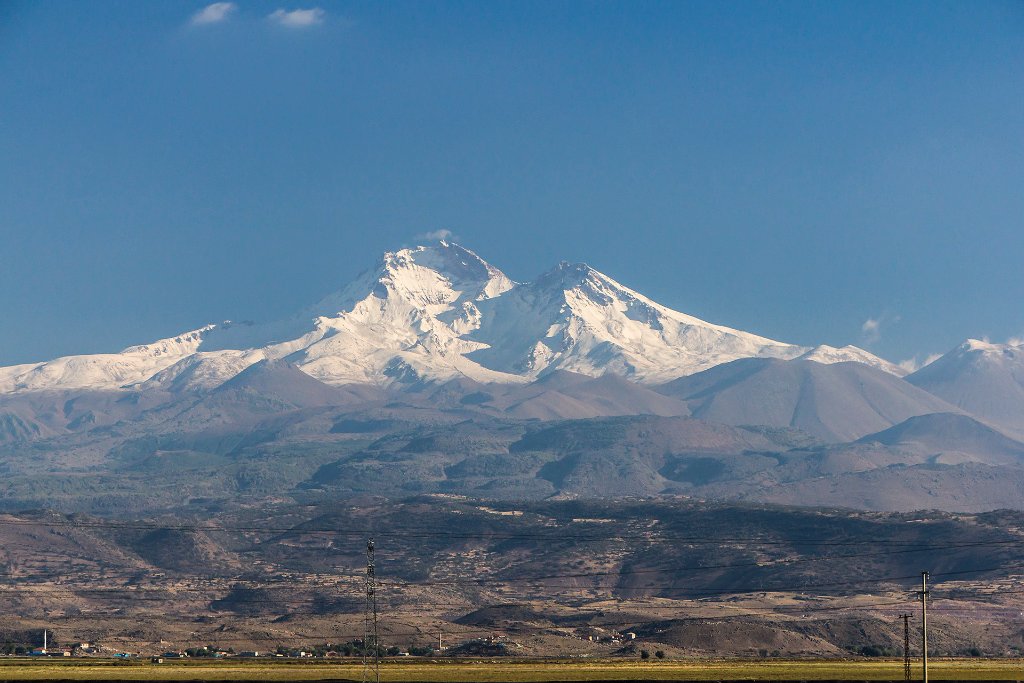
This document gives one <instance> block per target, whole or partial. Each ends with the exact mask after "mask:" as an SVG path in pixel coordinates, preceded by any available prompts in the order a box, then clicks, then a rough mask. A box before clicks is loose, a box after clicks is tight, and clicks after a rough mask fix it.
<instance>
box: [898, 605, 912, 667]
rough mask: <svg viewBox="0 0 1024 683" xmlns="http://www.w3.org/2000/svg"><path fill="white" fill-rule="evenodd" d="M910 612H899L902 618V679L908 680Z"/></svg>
mask: <svg viewBox="0 0 1024 683" xmlns="http://www.w3.org/2000/svg"><path fill="white" fill-rule="evenodd" d="M911 616H912V615H910V614H901V615H900V619H902V620H903V680H905V681H909V680H910V617H911Z"/></svg>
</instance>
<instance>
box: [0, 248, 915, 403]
mask: <svg viewBox="0 0 1024 683" xmlns="http://www.w3.org/2000/svg"><path fill="white" fill-rule="evenodd" d="M798 356H804V357H806V358H807V359H809V360H816V361H818V362H820V363H834V362H841V361H856V362H861V363H867V364H869V365H873V366H875V367H879V368H881V369H884V370H886V371H887V372H891V373H893V374H900V371H899V369H898V368H896V367H895V366H893V365H892V364H890V363H887V362H885V361H883V360H881V359H879V358H876V357H875V356H872V355H871V354H869V353H867V352H866V351H863V350H862V349H857V348H856V347H844V348H842V349H835V348H833V347H828V346H820V347H817V348H815V349H808V348H806V347H803V346H797V345H794V344H787V343H784V342H779V341H775V340H772V339H768V338H765V337H761V336H758V335H755V334H750V333H748V332H743V331H740V330H735V329H732V328H728V327H724V326H721V325H715V324H712V323H709V322H705V321H703V320H700V319H698V318H695V317H693V316H690V315H686V314H684V313H681V312H679V311H675V310H672V309H670V308H667V307H665V306H662V305H661V304H658V303H656V302H654V301H652V300H651V299H648V298H647V297H645V296H643V295H642V294H640V293H638V292H636V291H634V290H632V289H630V288H628V287H626V286H624V285H622V284H620V283H619V282H616V281H615V280H614V279H612V278H610V277H608V276H607V275H604V274H603V273H601V272H599V271H598V270H596V269H594V268H592V267H590V266H589V265H587V264H585V263H568V262H564V261H563V262H562V263H560V264H559V265H558V266H556V267H555V268H553V269H551V270H549V271H548V272H546V273H544V274H543V275H541V276H540V277H538V278H537V279H535V280H534V281H532V282H528V283H523V284H518V283H516V282H514V281H512V280H511V279H510V278H509V277H508V276H506V275H505V274H504V273H503V272H502V271H501V270H499V269H498V268H496V267H495V266H493V265H491V264H490V263H488V262H487V261H485V260H484V259H482V258H480V257H479V256H478V255H477V254H475V253H474V252H472V251H470V250H469V249H466V248H465V247H462V246H460V245H458V244H455V243H454V242H450V241H446V240H442V241H439V242H436V243H433V244H429V245H424V246H417V247H411V248H406V249H399V250H397V251H392V252H387V253H385V254H384V255H383V256H382V257H381V258H380V259H379V261H378V262H377V264H376V265H375V267H373V268H371V269H369V270H367V271H364V272H363V273H362V274H361V275H360V276H359V277H357V278H356V279H355V280H354V281H353V282H352V283H350V284H349V285H347V286H346V287H344V288H343V289H341V290H339V291H337V292H335V293H334V294H331V295H329V296H327V297H325V298H324V299H322V300H321V301H320V302H318V303H317V304H315V305H313V306H310V307H308V308H306V309H304V310H302V311H300V312H298V313H297V314H296V315H294V316H291V317H289V318H286V319H284V320H281V321H277V322H272V323H264V324H250V323H247V324H230V323H224V324H221V325H218V326H214V325H210V326H207V327H204V328H201V329H199V330H194V331H192V332H188V333H185V334H182V335H179V336H177V337H173V338H169V339H164V340H160V341H158V342H155V343H153V344H146V345H140V346H133V347H130V348H128V349H125V350H124V351H122V352H121V353H118V354H101V355H92V356H74V357H70V358H62V359H57V360H55V361H50V362H48V363H37V364H30V365H24V366H17V367H12V368H0V393H10V392H16V391H36V390H45V389H67V388H94V389H118V388H122V387H134V388H137V389H141V390H146V389H160V390H164V391H171V392H182V391H203V390H206V389H210V388H213V387H216V386H219V385H222V384H224V383H225V382H227V381H229V380H231V378H233V377H235V376H237V375H238V374H239V373H241V372H243V371H245V370H246V368H248V367H250V366H252V365H253V364H254V363H258V362H261V361H264V360H266V361H283V362H286V363H289V364H291V365H292V366H294V367H295V368H298V369H299V370H301V371H302V372H304V373H306V374H307V375H309V376H311V377H313V378H315V379H317V380H319V381H321V382H323V383H326V384H330V385H336V386H337V385H344V384H365V383H370V384H377V385H388V384H392V383H396V382H397V383H402V384H406V383H419V382H423V381H442V382H443V381H448V380H453V379H459V378H467V379H470V380H473V381H476V382H484V383H486V382H501V383H516V384H521V383H525V382H529V381H531V380H533V379H536V378H538V377H541V376H544V375H546V374H548V373H552V372H556V371H567V372H575V373H579V374H583V375H588V376H602V375H604V374H606V373H615V374H617V375H620V376H622V377H626V378H628V379H630V380H633V381H638V382H643V383H660V382H664V381H668V380H671V379H675V378H677V377H681V376H684V375H688V374H692V373H694V372H698V371H701V370H705V369H707V368H710V367H713V366H715V365H719V364H721V363H725V362H728V361H732V360H736V359H738V358H748V357H760V358H779V359H792V358H796V357H798Z"/></svg>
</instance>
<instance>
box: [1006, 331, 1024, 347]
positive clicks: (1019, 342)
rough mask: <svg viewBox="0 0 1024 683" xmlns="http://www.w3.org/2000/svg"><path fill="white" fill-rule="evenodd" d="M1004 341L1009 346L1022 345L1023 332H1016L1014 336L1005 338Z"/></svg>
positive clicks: (1023, 341)
mask: <svg viewBox="0 0 1024 683" xmlns="http://www.w3.org/2000/svg"><path fill="white" fill-rule="evenodd" d="M1006 343H1007V344H1009V345H1010V346H1024V334H1018V335H1017V336H1016V337H1010V338H1009V339H1007V340H1006Z"/></svg>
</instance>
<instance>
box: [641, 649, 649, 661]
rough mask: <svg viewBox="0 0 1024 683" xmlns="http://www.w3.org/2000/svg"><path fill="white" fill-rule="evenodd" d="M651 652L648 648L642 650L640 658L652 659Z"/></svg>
mask: <svg viewBox="0 0 1024 683" xmlns="http://www.w3.org/2000/svg"><path fill="white" fill-rule="evenodd" d="M650 658H651V653H650V652H648V651H647V650H640V659H650Z"/></svg>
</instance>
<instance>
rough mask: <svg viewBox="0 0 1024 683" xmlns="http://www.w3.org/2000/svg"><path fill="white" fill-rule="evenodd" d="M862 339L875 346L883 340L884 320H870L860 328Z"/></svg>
mask: <svg viewBox="0 0 1024 683" xmlns="http://www.w3.org/2000/svg"><path fill="white" fill-rule="evenodd" d="M860 335H861V338H862V339H863V340H864V341H865V342H867V343H868V344H874V343H875V342H876V341H878V340H879V339H881V338H882V319H881V318H868V319H867V320H865V321H864V324H863V325H861V326H860Z"/></svg>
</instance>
